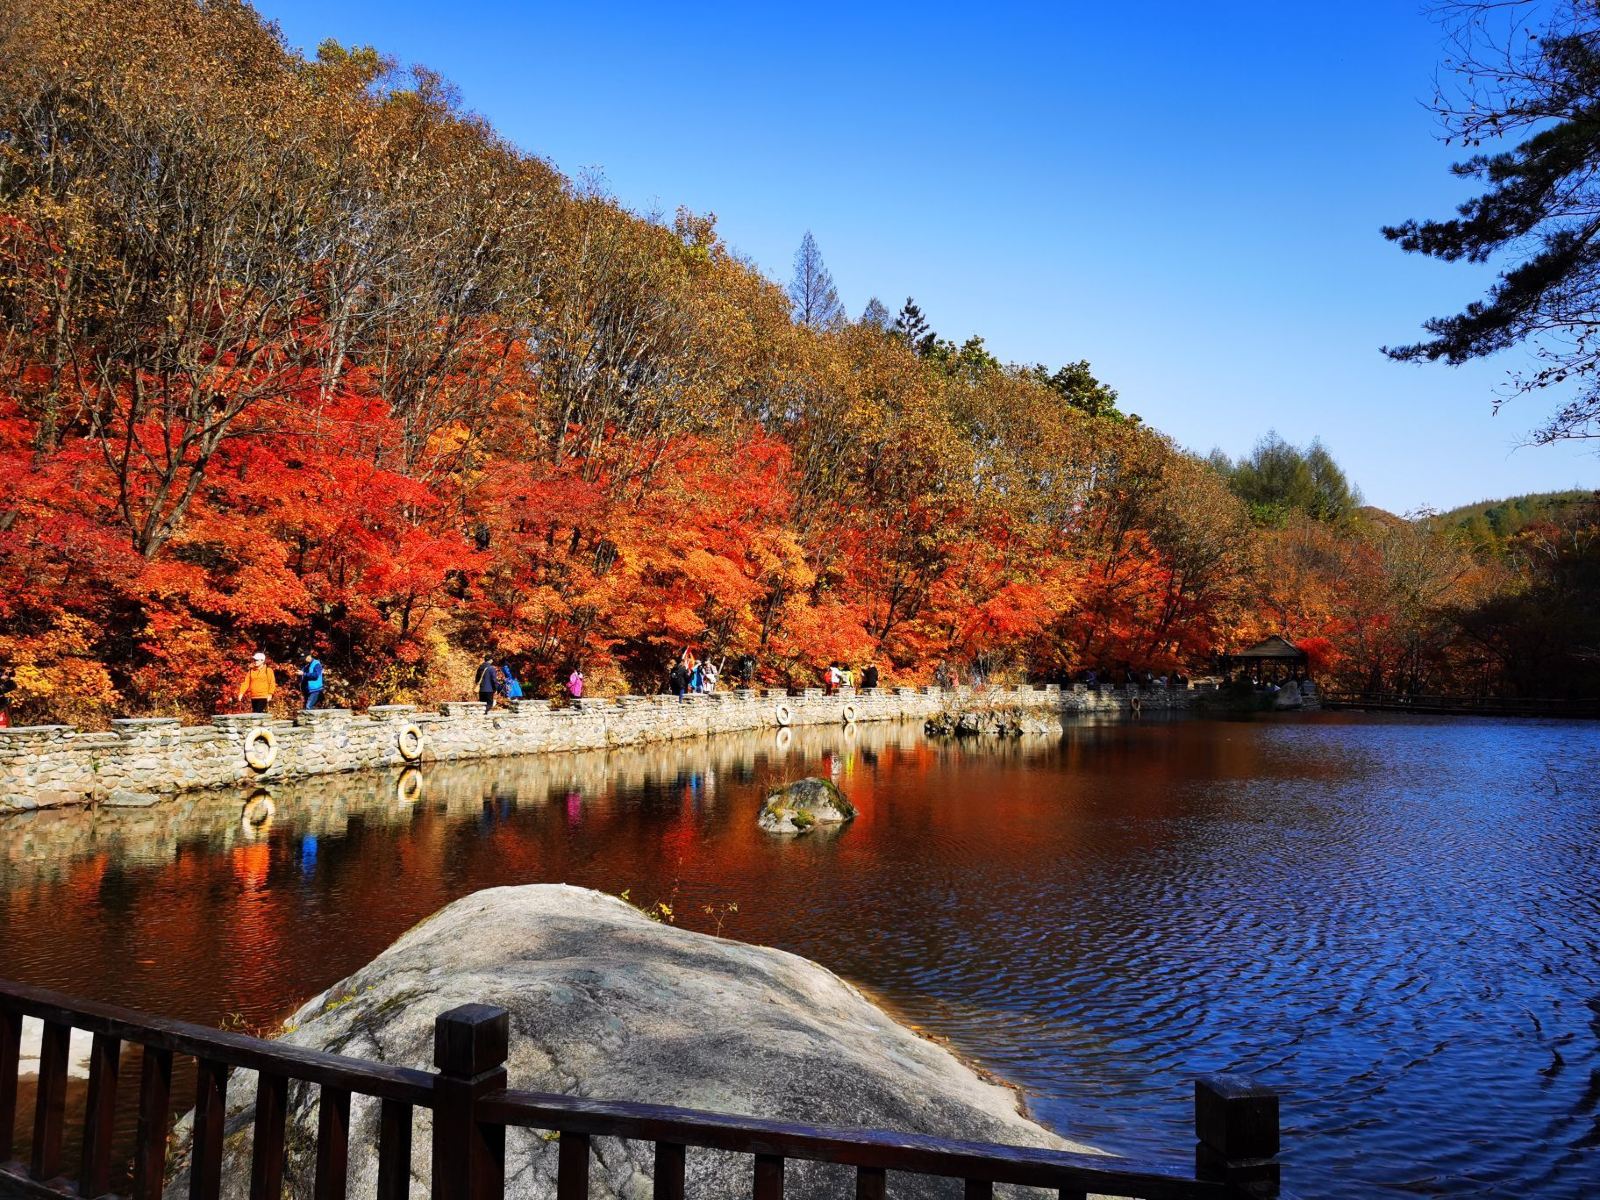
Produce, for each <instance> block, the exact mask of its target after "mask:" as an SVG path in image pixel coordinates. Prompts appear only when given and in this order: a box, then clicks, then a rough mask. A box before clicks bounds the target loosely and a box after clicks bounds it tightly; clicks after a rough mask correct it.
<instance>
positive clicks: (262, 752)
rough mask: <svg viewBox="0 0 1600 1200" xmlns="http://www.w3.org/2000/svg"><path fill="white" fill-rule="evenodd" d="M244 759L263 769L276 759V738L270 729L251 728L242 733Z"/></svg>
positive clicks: (256, 767) (256, 768)
mask: <svg viewBox="0 0 1600 1200" xmlns="http://www.w3.org/2000/svg"><path fill="white" fill-rule="evenodd" d="M244 761H245V762H247V763H249V764H250V766H251V767H253V768H254V769H255V770H257V771H265V770H267V769H268V768H269V767H271V766H272V764H273V763H275V762H277V761H278V739H277V738H275V737H273V736H272V730H270V729H252V730H251V731H250V732H249V733H247V734H245V735H244Z"/></svg>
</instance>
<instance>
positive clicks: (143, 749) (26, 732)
mask: <svg viewBox="0 0 1600 1200" xmlns="http://www.w3.org/2000/svg"><path fill="white" fill-rule="evenodd" d="M1202 694H1204V693H1201V692H1199V691H1196V690H1191V689H1185V690H1182V691H1177V690H1173V691H1165V692H1152V693H1147V694H1143V695H1141V696H1139V703H1140V709H1141V711H1152V712H1153V711H1174V710H1187V709H1189V708H1190V707H1192V706H1193V704H1194V702H1195V699H1196V697H1197V696H1200V695H1202ZM1136 695H1139V694H1138V693H1136V692H1131V691H1129V690H1127V689H1123V688H1112V687H1109V686H1108V687H1103V688H1099V689H1096V690H1090V689H1089V688H1087V687H1085V686H1084V685H1082V684H1079V685H1076V686H1073V687H1070V688H1066V689H1063V688H1061V687H1058V686H1056V685H1054V684H1051V685H1048V686H1045V687H1040V688H1035V687H1029V686H1021V687H1014V688H1001V687H993V688H987V689H984V690H983V691H981V692H979V691H975V690H974V689H972V688H966V687H958V688H948V689H945V688H937V687H924V688H910V687H900V688H872V689H866V690H857V689H850V688H844V689H840V691H839V692H837V693H836V694H834V695H832V696H829V695H825V694H824V693H823V691H822V689H820V688H807V689H805V690H804V691H802V692H799V693H797V694H792V695H791V694H790V693H789V692H787V691H784V690H783V689H779V688H768V689H765V690H753V689H752V690H740V691H734V692H713V693H710V694H707V695H690V696H685V697H683V698H681V699H680V698H678V697H676V696H670V695H668V696H620V697H617V698H615V699H585V700H578V701H574V702H572V703H570V704H568V705H566V706H563V707H561V708H554V707H552V705H551V702H550V701H547V700H513V701H509V702H508V703H507V704H506V705H505V707H504V708H497V709H495V710H494V711H493V712H490V713H487V714H486V713H485V712H484V710H483V705H482V703H481V702H479V701H446V702H445V703H443V704H441V705H440V706H439V711H437V712H420V711H418V710H417V708H416V707H415V706H413V705H407V704H389V705H378V706H374V707H373V708H371V709H368V710H367V711H366V712H365V713H355V712H352V711H351V710H349V709H320V710H315V711H310V712H301V713H299V714H297V715H296V716H295V717H294V718H293V719H292V720H285V719H281V718H274V717H272V716H270V715H268V714H265V713H262V714H229V715H222V716H216V717H213V718H212V719H211V723H210V724H209V725H193V726H184V725H182V724H180V723H179V721H178V720H177V719H176V718H170V717H145V718H129V719H121V720H116V721H113V722H112V730H111V732H109V733H87V732H84V731H81V730H79V729H77V728H75V727H74V726H71V725H38V726H24V727H17V728H6V729H0V817H4V816H6V815H8V814H16V813H23V812H32V811H36V810H39V809H47V808H58V807H90V806H97V805H105V806H108V807H122V808H147V807H150V806H152V805H155V804H158V803H160V802H161V801H163V800H165V799H168V798H170V797H173V796H178V795H182V794H185V793H190V792H204V791H210V790H213V789H216V788H225V787H248V786H252V785H262V786H265V785H268V784H272V783H278V782H282V781H286V780H290V779H299V778H308V777H312V776H317V775H330V774H343V773H347V772H352V771H359V770H372V769H384V768H390V769H393V768H402V769H404V768H412V767H421V766H426V765H427V764H429V763H433V762H457V761H465V760H471V759H488V758H502V757H511V756H516V755H527V754H548V753H557V752H567V751H575V750H608V749H614V748H617V747H624V746H637V745H645V744H649V743H653V742H671V741H680V740H685V739H690V738H702V737H708V736H710V735H712V734H719V733H731V732H740V731H748V730H761V729H774V730H782V729H786V728H789V727H805V726H829V725H832V726H849V725H852V724H855V723H857V722H878V721H901V720H926V719H927V718H928V717H930V716H933V715H934V714H935V713H938V712H940V711H942V710H943V709H945V708H947V707H949V706H951V705H956V706H963V705H983V706H992V707H1010V708H1017V709H1021V710H1023V711H1026V712H1031V713H1039V714H1044V715H1046V716H1056V717H1060V718H1066V717H1071V716H1080V715H1085V714H1103V715H1112V716H1115V715H1126V714H1128V713H1130V712H1131V711H1132V710H1133V707H1134V705H1133V697H1134V696H1136Z"/></svg>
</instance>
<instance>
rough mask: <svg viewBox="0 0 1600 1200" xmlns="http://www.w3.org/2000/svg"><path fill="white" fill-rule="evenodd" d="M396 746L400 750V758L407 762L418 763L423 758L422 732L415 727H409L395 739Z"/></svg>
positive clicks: (401, 731) (402, 730)
mask: <svg viewBox="0 0 1600 1200" xmlns="http://www.w3.org/2000/svg"><path fill="white" fill-rule="evenodd" d="M395 745H396V746H398V747H399V749H400V757H401V758H403V759H405V760H406V761H407V762H416V761H417V759H419V758H421V757H422V730H420V729H418V728H417V727H416V726H415V725H407V726H405V728H403V729H401V730H400V732H399V734H397V735H396V737H395Z"/></svg>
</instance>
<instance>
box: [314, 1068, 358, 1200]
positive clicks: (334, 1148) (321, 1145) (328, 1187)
mask: <svg viewBox="0 0 1600 1200" xmlns="http://www.w3.org/2000/svg"><path fill="white" fill-rule="evenodd" d="M349 1179H350V1093H349V1092H347V1091H345V1089H344V1088H335V1087H328V1086H326V1085H324V1086H323V1088H322V1093H321V1095H320V1096H319V1097H318V1098H317V1182H316V1186H315V1188H314V1189H313V1191H312V1196H313V1200H344V1194H345V1189H346V1188H347V1187H348V1186H349Z"/></svg>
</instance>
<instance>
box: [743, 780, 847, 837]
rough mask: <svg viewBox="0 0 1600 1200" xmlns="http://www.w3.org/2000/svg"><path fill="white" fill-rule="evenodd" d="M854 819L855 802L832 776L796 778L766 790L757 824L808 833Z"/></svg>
mask: <svg viewBox="0 0 1600 1200" xmlns="http://www.w3.org/2000/svg"><path fill="white" fill-rule="evenodd" d="M855 819H856V809H855V805H853V804H851V803H850V801H848V800H846V799H845V797H844V793H843V792H841V791H840V790H839V789H838V787H837V786H835V785H834V783H833V782H832V781H831V780H827V779H816V778H809V779H799V780H796V781H795V782H794V783H786V784H784V785H783V786H782V787H780V788H778V789H776V790H775V791H773V792H770V793H768V795H767V798H766V801H765V802H764V803H763V804H762V805H761V813H760V815H759V816H757V817H756V824H758V825H760V826H761V828H762V829H765V830H766V831H767V832H768V833H810V832H811V831H812V830H813V829H816V828H817V827H818V826H819V825H843V824H844V823H845V822H846V821H854V820H855Z"/></svg>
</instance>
